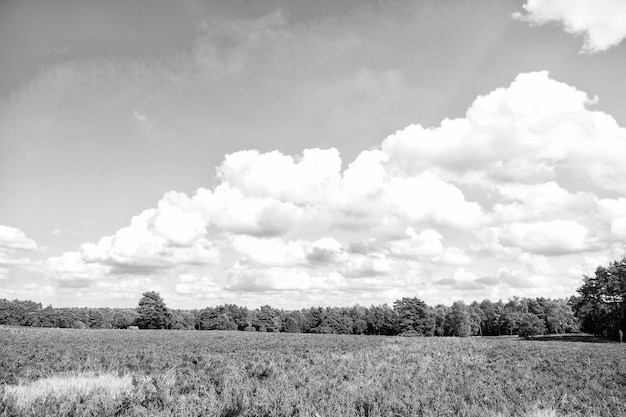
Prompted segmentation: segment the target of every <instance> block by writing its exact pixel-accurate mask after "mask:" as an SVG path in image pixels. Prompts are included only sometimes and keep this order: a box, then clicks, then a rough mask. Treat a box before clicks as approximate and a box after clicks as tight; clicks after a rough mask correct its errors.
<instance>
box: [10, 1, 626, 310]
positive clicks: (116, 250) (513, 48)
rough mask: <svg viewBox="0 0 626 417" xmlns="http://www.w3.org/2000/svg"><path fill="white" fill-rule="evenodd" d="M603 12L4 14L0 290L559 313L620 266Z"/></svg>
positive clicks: (621, 210) (537, 6)
mask: <svg viewBox="0 0 626 417" xmlns="http://www.w3.org/2000/svg"><path fill="white" fill-rule="evenodd" d="M624 38H626V3H625V2H624V1H623V0H526V1H524V0H517V1H513V0H474V1H471V2H460V1H453V0H416V1H413V2H410V1H401V0H381V1H374V0H370V1H367V2H364V1H356V0H354V1H353V0H344V1H341V2H337V1H335V0H324V1H316V2H311V1H306V0H298V1H285V0H254V1H250V0H213V1H209V0H177V1H173V0H133V1H126V0H113V1H106V2H103V1H95V0H89V1H85V0H58V1H55V2H50V1H47V0H31V1H19V0H6V1H3V2H0V225H1V226H0V298H10V299H13V298H19V299H32V300H34V301H39V302H42V303H44V304H52V305H54V306H110V307H132V306H135V305H136V303H137V301H138V299H139V297H140V295H141V293H142V292H144V291H146V290H157V291H160V292H161V295H162V296H163V297H164V299H165V301H166V302H167V304H168V305H169V306H171V307H175V308H199V307H205V306H208V305H215V304H218V303H219V304H221V303H225V302H227V303H235V304H240V305H247V306H250V307H256V306H259V305H262V304H271V305H272V306H275V307H283V308H301V307H308V306H313V305H351V304H354V303H360V304H363V305H369V304H371V303H375V304H378V303H384V302H387V303H391V302H393V301H394V300H395V299H398V298H400V297H403V296H417V297H419V298H422V299H423V300H425V301H426V302H427V303H429V304H435V303H440V302H443V303H451V302H452V301H454V300H460V299H462V300H466V301H471V300H482V299H485V298H490V299H492V300H497V299H500V298H502V299H507V298H509V297H511V296H514V295H519V296H547V297H564V296H569V295H573V294H574V293H575V290H576V288H577V287H579V286H580V285H581V284H582V275H583V274H590V273H593V271H594V269H595V267H596V266H598V265H604V264H607V263H608V262H609V261H611V260H615V259H621V258H622V257H623V256H625V255H626V243H625V242H626V240H625V239H626V183H625V182H624V178H626V164H624V162H623V158H624V155H626V128H624V127H622V126H626V101H625V100H624V97H625V96H626V72H625V71H624V68H626V42H623V40H624Z"/></svg>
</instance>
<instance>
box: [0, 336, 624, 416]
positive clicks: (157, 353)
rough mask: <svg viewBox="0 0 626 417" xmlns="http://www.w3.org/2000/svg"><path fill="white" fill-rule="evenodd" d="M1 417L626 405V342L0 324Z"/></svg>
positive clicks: (558, 412)
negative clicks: (70, 327) (107, 328)
mask: <svg viewBox="0 0 626 417" xmlns="http://www.w3.org/2000/svg"><path fill="white" fill-rule="evenodd" d="M0 383H1V387H0V398H1V400H2V401H1V403H0V416H21V415H24V416H43V415H66V416H74V415H80V416H83V415H84V416H223V417H227V416H311V417H317V416H319V417H326V416H333V417H334V416H337V417H339V416H481V417H482V416H537V417H539V416H626V345H620V344H614V343H607V344H597V343H580V342H564V341H526V340H522V339H518V338H465V339H458V338H434V337H432V338H400V337H376V336H343V335H341V336H340V335H309V334H284V333H281V334H277V333H276V334H272V333H247V332H209V331H204V332H202V331H130V330H73V329H30V328H14V329H2V330H0Z"/></svg>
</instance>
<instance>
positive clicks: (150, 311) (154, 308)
mask: <svg viewBox="0 0 626 417" xmlns="http://www.w3.org/2000/svg"><path fill="white" fill-rule="evenodd" d="M137 314H138V317H137V321H136V324H137V326H138V327H139V328H140V329H167V328H168V327H169V326H170V317H171V314H170V311H169V309H168V308H167V306H166V305H165V302H163V299H162V298H161V296H160V295H159V293H158V292H155V291H147V292H144V293H143V297H142V298H141V300H139V305H138V306H137Z"/></svg>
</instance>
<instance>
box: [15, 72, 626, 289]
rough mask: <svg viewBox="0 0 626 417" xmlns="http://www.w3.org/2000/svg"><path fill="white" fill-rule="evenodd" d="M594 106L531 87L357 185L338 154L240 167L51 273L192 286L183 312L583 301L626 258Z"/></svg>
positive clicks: (532, 80)
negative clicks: (262, 297)
mask: <svg viewBox="0 0 626 417" xmlns="http://www.w3.org/2000/svg"><path fill="white" fill-rule="evenodd" d="M593 103H594V100H591V99H589V98H588V96H587V95H586V94H585V93H584V92H582V91H579V90H577V89H575V88H573V87H571V86H568V85H566V84H563V83H559V82H556V81H554V80H552V79H550V78H549V76H548V74H547V73H546V72H539V73H530V74H520V75H519V76H518V77H517V78H516V79H515V81H513V82H512V83H511V85H510V86H509V87H506V88H499V89H497V90H495V91H493V92H491V93H489V94H487V95H485V96H481V97H478V98H477V99H476V100H475V101H474V103H473V104H472V105H471V106H470V108H469V109H468V111H467V114H466V117H464V118H460V119H455V120H445V121H443V122H442V123H441V125H440V126H438V127H433V128H425V127H422V126H419V125H412V126H409V127H407V128H406V129H404V130H402V131H398V132H396V133H395V134H393V135H391V136H389V137H387V138H386V139H385V140H384V141H383V142H382V144H381V146H380V147H376V148H372V149H369V150H366V151H364V152H362V153H361V154H360V155H359V156H358V157H357V158H356V159H355V160H354V161H352V162H351V163H349V164H347V166H346V168H345V169H344V170H343V171H342V160H341V158H340V156H339V153H338V152H337V150H336V149H328V150H320V149H309V150H305V151H304V152H303V153H302V154H301V155H298V156H290V155H285V154H283V153H281V152H278V151H273V152H268V153H262V152H259V151H255V150H248V151H241V152H236V153H234V154H230V155H226V157H225V159H224V161H223V162H222V164H221V165H220V166H219V167H218V169H217V174H216V178H215V185H214V186H213V187H212V188H210V189H209V188H200V189H198V190H197V191H196V192H195V193H194V194H193V195H191V196H187V195H185V194H182V193H177V192H169V193H167V194H165V196H164V197H163V199H161V201H159V202H158V204H157V205H156V208H153V209H149V210H145V211H143V212H142V213H140V214H139V215H138V216H135V217H134V218H133V219H132V220H131V222H130V225H129V226H127V227H124V228H122V229H120V230H119V231H117V232H116V233H114V234H113V235H111V236H106V237H103V238H101V239H100V240H99V242H97V243H86V244H84V245H82V246H81V250H80V252H79V255H80V256H79V257H78V255H76V253H74V252H70V254H71V255H68V254H65V255H63V256H62V257H59V258H58V259H57V258H52V259H56V260H55V261H53V262H49V265H48V266H49V267H50V268H51V269H52V270H54V271H56V272H54V274H56V276H57V277H58V279H57V280H58V281H59V282H60V281H62V280H65V281H66V282H67V283H68V284H67V285H70V283H71V279H83V280H87V279H92V278H93V277H95V276H97V275H98V274H104V276H105V277H106V276H108V275H109V274H115V273H127V274H129V275H131V276H132V275H137V274H151V273H154V272H155V270H157V269H160V270H165V269H167V270H170V275H171V274H181V273H183V274H190V275H189V276H186V275H180V276H179V280H178V282H173V283H170V284H171V285H170V287H171V288H173V289H174V291H175V292H176V294H177V296H179V297H185V296H189V297H191V296H192V293H193V292H200V291H201V290H202V288H205V287H206V288H209V289H210V290H209V291H210V292H214V293H219V292H220V291H224V290H225V289H226V290H228V292H229V294H231V295H232V294H236V293H237V292H242V293H248V292H250V293H261V292H268V293H271V292H273V291H293V292H299V294H300V295H301V296H302V297H305V298H306V296H307V294H308V293H309V292H311V291H313V292H315V291H331V292H332V291H335V292H337V293H341V294H343V295H342V297H343V296H347V295H348V294H350V293H352V292H357V291H360V292H363V293H365V292H367V291H370V292H373V294H374V296H375V294H376V291H379V293H380V294H382V293H383V292H382V289H389V291H391V290H392V289H393V291H401V290H402V289H405V290H406V291H413V292H417V291H427V292H426V294H431V293H430V292H428V291H431V289H429V288H428V287H429V284H430V283H433V282H434V283H435V284H438V285H448V286H450V287H451V288H452V289H454V291H456V292H455V293H454V294H459V295H463V294H470V292H471V291H476V290H478V289H480V288H482V289H483V290H485V291H488V292H489V294H490V295H493V296H497V295H503V294H507V296H508V294H509V293H508V292H507V291H509V290H511V289H521V290H523V291H526V293H528V294H530V293H531V292H532V291H531V290H533V291H534V289H536V288H541V286H542V285H545V284H546V283H551V284H554V285H558V286H559V291H562V292H566V291H570V292H573V291H574V290H575V283H573V282H570V281H567V282H565V281H563V282H561V281H559V275H560V274H562V275H567V274H568V273H570V272H571V273H573V272H576V271H579V270H583V268H582V267H581V268H579V269H576V271H574V270H572V271H570V272H568V267H569V265H571V264H575V263H580V262H578V261H576V257H580V256H595V255H597V253H600V251H604V252H606V253H610V254H611V256H613V255H619V254H620V253H624V247H623V245H622V246H620V239H623V237H624V236H625V235H626V220H624V218H626V214H624V213H626V203H625V202H626V199H624V198H606V197H605V196H606V195H607V194H608V195H615V194H618V195H621V194H623V193H626V185H625V183H624V181H623V178H624V177H626V168H625V167H626V165H624V164H623V162H622V160H621V159H622V155H625V154H626V130H625V129H624V128H621V127H619V126H618V125H617V124H616V123H615V121H614V120H613V119H612V118H611V117H610V116H608V115H606V114H604V113H602V112H599V111H593V110H591V109H590V108H589V107H590V106H591V105H592V104H593ZM13 235H15V236H17V235H16V234H15V232H13ZM11 241H15V239H13V240H11ZM347 242H351V243H350V244H348V243H347ZM33 243H34V242H33ZM344 245H346V246H344ZM64 257H66V258H67V259H64ZM70 261H71V262H73V263H71V262H70ZM567 263H569V265H567ZM72 265H74V266H72ZM468 265H472V271H471V272H469V271H466V270H465V269H463V268H459V267H467V266H468ZM89 267H94V268H96V267H101V268H104V269H98V270H95V269H94V270H90V269H89ZM72 268H74V269H72ZM455 268H458V269H455ZM494 271H495V272H494ZM502 271H505V272H502ZM511 271H513V272H511ZM81 274H83V275H84V277H81ZM72 277H74V278H72ZM189 277H205V278H193V279H192V278H189ZM208 277H211V278H208ZM442 277H443V278H442ZM446 277H447V278H446ZM109 278H110V277H109ZM117 278H119V276H118V277H117ZM437 278H439V280H437ZM93 279H100V278H93ZM120 279H126V278H124V277H122V278H120ZM128 279H130V278H128ZM83 283H84V282H83ZM78 284H80V282H79V281H76V283H75V285H78ZM533 285H534V286H535V287H532V286H533ZM433 287H437V285H435V286H433ZM496 287H497V291H496V290H494V289H493V288H496ZM463 291H468V293H463ZM387 293H389V292H385V294H387ZM202 294H204V295H202V297H205V298H211V299H220V297H221V295H223V294H212V295H211V294H208V292H203V293H202ZM432 294H434V293H432ZM471 294H473V293H471ZM520 295H523V294H520ZM433 296H434V295H433ZM180 299H182V298H180Z"/></svg>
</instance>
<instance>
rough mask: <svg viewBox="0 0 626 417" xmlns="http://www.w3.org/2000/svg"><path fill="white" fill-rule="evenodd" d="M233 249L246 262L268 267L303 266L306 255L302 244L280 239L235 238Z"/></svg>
mask: <svg viewBox="0 0 626 417" xmlns="http://www.w3.org/2000/svg"><path fill="white" fill-rule="evenodd" d="M232 247H233V248H234V249H235V250H236V251H237V252H239V253H240V254H241V255H243V256H244V259H245V260H246V261H250V262H253V263H255V264H257V265H267V266H296V265H303V264H304V263H305V261H306V253H305V251H304V248H303V247H302V243H301V242H285V241H283V240H281V239H279V238H273V239H272V238H266V239H259V238H255V237H251V236H235V237H234V238H233V242H232Z"/></svg>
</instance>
